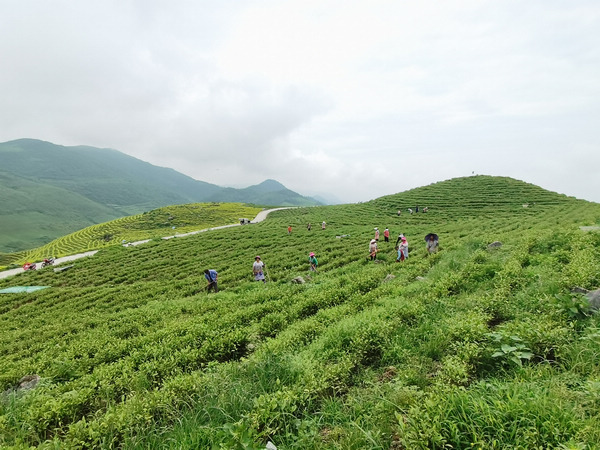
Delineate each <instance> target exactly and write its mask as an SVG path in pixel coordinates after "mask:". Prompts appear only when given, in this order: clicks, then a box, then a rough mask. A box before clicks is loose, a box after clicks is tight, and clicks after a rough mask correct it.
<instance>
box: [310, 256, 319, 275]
mask: <svg viewBox="0 0 600 450" xmlns="http://www.w3.org/2000/svg"><path fill="white" fill-rule="evenodd" d="M308 262H309V263H310V270H312V271H313V272H316V271H317V266H318V265H319V261H317V257H316V256H315V253H314V252H310V253H309V254H308Z"/></svg>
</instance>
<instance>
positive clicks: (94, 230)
mask: <svg viewBox="0 0 600 450" xmlns="http://www.w3.org/2000/svg"><path fill="white" fill-rule="evenodd" d="M262 210H263V208H259V207H257V206H253V205H244V204H241V203H192V204H187V205H172V206H165V207H164V208H157V209H154V210H152V211H148V212H145V213H143V214H136V215H133V216H127V217H122V218H120V219H115V220H111V221H108V222H104V223H101V224H98V225H92V226H90V227H86V228H83V229H81V230H79V231H76V232H74V233H70V234H68V235H66V236H63V237H60V238H58V239H54V240H53V241H51V242H49V243H48V244H45V245H42V246H40V247H37V248H34V249H31V250H24V251H21V252H14V253H7V254H2V253H0V268H2V265H4V266H8V265H11V264H12V265H14V264H17V265H19V266H21V265H23V264H24V263H25V262H26V261H42V260H43V259H44V258H47V257H48V256H54V257H62V256H69V255H74V254H77V253H84V252H87V251H90V250H97V249H100V248H104V247H110V246H113V245H116V244H123V243H130V242H135V241H142V240H146V239H157V238H162V237H165V236H173V235H176V234H185V233H190V232H193V231H198V230H203V229H206V228H209V227H211V226H214V224H220V225H230V224H236V223H238V221H239V219H240V218H241V217H246V218H251V219H252V218H254V217H255V216H256V215H257V214H258V213H259V212H260V211H262Z"/></svg>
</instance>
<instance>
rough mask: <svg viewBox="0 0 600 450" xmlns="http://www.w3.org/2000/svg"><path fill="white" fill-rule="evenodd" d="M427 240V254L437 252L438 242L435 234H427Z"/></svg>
mask: <svg viewBox="0 0 600 450" xmlns="http://www.w3.org/2000/svg"><path fill="white" fill-rule="evenodd" d="M427 237H428V239H427V247H426V248H427V252H428V253H429V254H432V253H436V252H437V251H438V240H437V239H436V238H437V236H436V235H435V234H433V233H432V234H429V235H428V236H427Z"/></svg>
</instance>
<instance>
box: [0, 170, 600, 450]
mask: <svg viewBox="0 0 600 450" xmlns="http://www.w3.org/2000/svg"><path fill="white" fill-rule="evenodd" d="M457 199H459V200H460V201H457ZM524 203H528V204H530V205H531V206H529V207H527V208H524V207H523V206H522V205H523V204H524ZM416 204H419V205H420V206H421V207H423V206H428V207H429V212H427V213H425V214H423V213H419V214H414V215H412V216H411V215H409V214H404V213H403V214H402V216H400V217H398V216H397V210H398V209H403V210H405V209H406V208H408V207H413V208H414V206H415V205H416ZM599 217H600V205H597V204H592V203H588V202H583V201H579V200H576V199H572V198H567V197H564V196H560V195H558V194H553V193H549V192H547V191H544V190H542V189H539V188H537V187H535V186H531V185H527V184H525V183H521V182H518V181H516V180H511V179H506V178H495V177H479V176H478V177H470V178H466V179H456V180H449V181H448V182H444V183H437V184H435V185H431V186H426V187H423V188H419V189H415V190H412V191H408V192H406V193H401V194H397V195H396V196H388V197H383V198H381V199H377V200H374V201H372V202H368V203H362V204H357V205H338V206H328V207H313V208H301V209H294V210H286V211H279V212H275V213H272V215H271V216H270V217H269V219H268V220H267V221H265V222H263V223H261V224H257V225H252V226H248V227H237V228H236V229H226V230H214V231H211V232H210V233H202V234H199V235H194V236H190V237H187V238H184V239H178V240H169V241H162V240H158V241H152V242H149V243H147V244H145V245H143V246H139V247H128V248H125V247H122V246H118V245H116V246H109V247H106V248H103V249H102V250H101V251H100V252H98V253H97V254H96V255H95V256H94V257H93V258H89V259H86V260H84V261H82V262H77V263H76V266H75V267H74V268H73V269H70V270H69V271H65V272H61V273H59V274H55V273H54V272H52V271H47V270H45V271H37V272H31V273H24V274H21V275H19V276H18V277H16V278H14V279H7V280H0V287H5V286H9V285H14V284H16V283H18V284H21V285H22V284H31V285H50V286H52V288H51V289H46V290H44V291H38V292H36V293H31V294H10V295H4V296H2V297H0V330H2V333H1V334H0V363H1V364H2V367H3V371H2V373H1V374H0V389H1V390H3V391H4V390H6V389H9V388H10V387H11V386H14V385H15V384H16V383H17V382H18V380H19V379H20V378H21V377H22V376H24V375H27V374H33V373H35V374H38V375H39V376H40V377H41V382H40V386H39V387H37V388H36V389H34V390H32V391H29V392H27V393H11V394H5V395H4V397H3V400H2V402H0V446H16V447H19V446H34V447H35V446H38V447H40V448H52V447H66V448H98V447H101V448H112V447H122V448H140V449H141V448H144V449H146V448H264V446H265V444H266V443H267V441H271V442H273V443H275V444H276V445H277V446H278V448H298V449H322V448H331V449H353V448H356V449H362V448H398V449H399V448H597V447H598V446H600V435H599V433H598V431H596V430H598V429H600V426H599V425H600V423H599V419H600V416H598V414H597V410H598V405H599V403H598V402H599V399H600V396H599V392H600V388H599V387H598V386H599V384H598V380H599V379H600V378H599V376H600V369H599V366H598V363H597V361H598V352H599V350H598V348H599V347H598V344H599V343H600V338H599V336H600V332H599V331H598V330H600V326H599V325H600V324H599V317H598V315H596V314H591V313H583V312H586V310H585V305H583V306H581V305H582V303H577V302H574V305H575V306H577V305H580V306H578V308H579V309H578V310H577V311H576V313H573V311H572V310H571V305H570V304H569V303H568V297H569V296H570V294H569V292H570V289H571V288H572V287H574V286H580V287H583V288H586V289H594V288H597V287H598V285H600V234H598V233H584V232H582V231H580V230H579V226H580V225H590V224H595V223H598V218H599ZM323 220H325V221H326V222H327V224H328V225H327V229H326V230H324V231H322V230H321V229H320V227H316V226H315V227H313V230H312V231H307V230H306V224H307V223H308V222H311V223H313V225H314V224H319V223H320V222H321V221H323ZM290 224H291V225H292V226H293V229H294V231H293V232H292V234H291V235H288V234H287V227H288V225H290ZM374 226H378V227H379V228H380V229H383V228H385V227H386V226H388V227H389V228H390V230H391V231H392V237H393V238H392V243H389V244H386V243H383V242H381V243H380V247H381V248H382V251H381V252H380V254H379V256H378V259H379V261H380V262H378V263H372V262H369V261H367V260H366V256H367V254H368V242H369V240H370V239H371V237H372V236H371V235H372V230H373V227H374ZM142 228H143V227H142ZM432 231H433V232H436V233H437V234H439V235H440V251H439V253H438V254H435V255H427V254H426V251H425V242H424V240H423V236H424V235H425V234H427V233H429V232H432ZM400 232H402V233H404V234H405V235H406V236H407V237H408V240H409V246H410V256H409V258H408V260H407V261H405V262H403V263H396V262H395V250H394V248H393V243H394V242H395V237H396V236H397V235H398V233H400ZM342 235H349V236H347V237H344V238H338V237H336V236H342ZM494 241H501V242H502V246H501V247H499V248H493V249H492V248H488V244H489V243H491V242H494ZM310 251H314V252H315V253H316V254H317V257H318V258H319V272H317V273H310V272H309V270H308V261H307V255H308V253H309V252H310ZM256 254H260V255H261V257H262V258H263V260H264V261H265V262H266V264H267V270H268V274H269V279H270V282H269V283H267V284H266V285H263V284H262V283H254V282H252V273H251V267H252V262H253V259H254V256H255V255H256ZM206 267H209V268H215V269H216V270H218V271H219V283H220V289H221V291H220V292H219V293H218V294H210V295H207V294H206V293H204V292H203V291H202V289H203V287H204V286H205V281H204V279H203V276H202V270H203V269H204V268H206ZM389 275H393V277H390V276H389ZM296 276H303V277H305V279H306V281H307V282H306V283H305V284H300V285H297V284H293V283H291V282H290V281H291V280H292V279H293V278H294V277H296ZM557 296H558V297H557ZM580 312H581V313H580ZM529 353H530V354H531V356H529V357H525V354H529Z"/></svg>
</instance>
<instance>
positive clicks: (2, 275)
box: [0, 206, 294, 278]
mask: <svg viewBox="0 0 600 450" xmlns="http://www.w3.org/2000/svg"><path fill="white" fill-rule="evenodd" d="M290 208H294V207H293V206H290V207H285V208H273V209H266V210H264V211H261V212H259V213H258V214H257V216H256V217H255V218H254V220H252V221H251V222H250V223H251V224H252V223H259V222H262V221H263V220H265V219H266V218H267V216H268V215H269V213H271V212H273V211H279V210H282V209H290ZM239 226H241V224H239V223H232V224H230V225H222V226H219V227H211V228H205V229H203V230H198V231H191V232H189V233H183V234H176V235H174V236H166V237H163V238H162V239H173V238H179V237H185V236H191V235H193V234H198V233H204V232H205V231H210V230H220V229H222V228H229V227H239ZM150 241H151V239H144V240H143V241H136V242H128V243H127V244H123V246H125V247H130V246H136V245H140V244H145V243H146V242H150ZM97 252H98V250H92V251H89V252H85V253H78V254H76V255H70V256H63V257H62V258H56V260H55V261H54V264H55V265H58V264H62V263H64V262H69V261H75V260H76V259H81V258H85V257H87V256H93V255H95V254H96V253H97ZM35 264H36V266H37V268H38V269H41V267H42V263H41V262H36V263H35ZM21 272H24V270H23V268H22V267H19V268H17V269H9V270H4V271H2V272H0V278H8V277H10V276H13V275H17V274H19V273H21Z"/></svg>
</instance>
